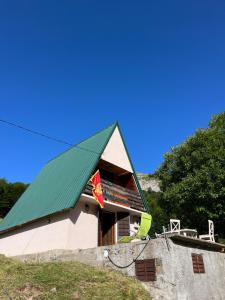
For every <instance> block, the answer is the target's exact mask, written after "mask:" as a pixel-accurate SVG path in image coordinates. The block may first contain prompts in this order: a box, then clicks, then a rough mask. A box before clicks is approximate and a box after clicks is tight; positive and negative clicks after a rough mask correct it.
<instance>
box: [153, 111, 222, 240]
mask: <svg viewBox="0 0 225 300" xmlns="http://www.w3.org/2000/svg"><path fill="white" fill-rule="evenodd" d="M164 158H165V159H164V162H163V163H162V165H161V166H160V167H159V169H158V170H157V171H156V176H157V177H158V178H159V179H160V180H161V190H162V192H163V193H162V194H161V198H160V201H159V203H160V205H161V207H162V208H163V209H164V210H165V212H166V214H167V215H168V218H172V217H175V218H179V219H181V221H182V225H183V226H188V227H189V228H197V229H198V231H199V233H207V231H208V223H207V220H208V219H211V220H213V221H214V224H215V231H216V233H218V234H219V235H220V236H221V237H224V236H225V112H223V113H220V114H218V115H216V116H214V117H213V118H212V119H211V121H210V123H209V127H208V128H207V129H199V130H197V131H196V132H195V134H194V135H193V136H191V137H189V138H188V139H187V140H186V141H185V142H184V143H183V144H181V145H178V146H176V147H174V148H172V149H171V151H170V152H168V153H166V154H165V156H164Z"/></svg>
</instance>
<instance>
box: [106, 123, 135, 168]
mask: <svg viewBox="0 0 225 300" xmlns="http://www.w3.org/2000/svg"><path fill="white" fill-rule="evenodd" d="M101 158H102V159H104V160H106V161H108V162H110V163H112V164H114V165H116V166H118V167H120V168H122V169H124V170H127V171H129V172H131V173H132V172H133V171H132V168H131V165H130V162H129V159H128V157H127V153H126V150H125V147H124V144H123V141H122V138H121V135H120V133H119V129H118V128H117V127H116V128H115V130H114V132H113V134H112V136H111V138H110V140H109V142H108V144H107V146H106V148H105V150H104V152H103V154H102V156H101Z"/></svg>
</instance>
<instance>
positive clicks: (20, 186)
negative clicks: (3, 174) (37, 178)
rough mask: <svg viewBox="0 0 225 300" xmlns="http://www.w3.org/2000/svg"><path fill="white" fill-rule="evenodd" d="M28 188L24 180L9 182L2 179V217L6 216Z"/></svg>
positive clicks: (0, 212) (0, 180)
mask: <svg viewBox="0 0 225 300" xmlns="http://www.w3.org/2000/svg"><path fill="white" fill-rule="evenodd" d="M26 188H27V184H24V183H22V182H15V183H9V182H8V181H6V180H5V179H3V178H2V179H0V218H4V216H5V215H6V214H7V213H8V211H9V210H10V209H11V207H12V206H13V205H14V203H15V202H16V201H17V200H18V198H19V197H20V195H21V194H22V193H23V192H24V191H25V189H26Z"/></svg>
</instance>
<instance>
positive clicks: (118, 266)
mask: <svg viewBox="0 0 225 300" xmlns="http://www.w3.org/2000/svg"><path fill="white" fill-rule="evenodd" d="M149 242H150V239H149V240H148V241H147V243H146V244H145V245H144V247H143V248H142V249H141V251H140V253H139V254H138V255H137V256H136V257H135V258H133V260H132V261H131V262H130V263H129V264H128V265H126V266H120V265H118V264H117V263H115V262H114V261H113V260H112V259H111V257H110V256H109V255H108V259H109V261H110V262H111V263H112V264H113V265H114V266H115V267H117V268H119V269H126V268H128V267H130V266H131V265H132V264H133V263H135V261H136V260H137V259H138V258H139V257H140V255H141V254H142V253H143V251H144V250H145V248H146V247H147V245H148V243H149ZM106 250H108V251H109V252H110V249H106Z"/></svg>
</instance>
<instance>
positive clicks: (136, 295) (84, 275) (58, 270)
mask: <svg viewBox="0 0 225 300" xmlns="http://www.w3.org/2000/svg"><path fill="white" fill-rule="evenodd" d="M0 299H1V300H9V299H13V300H16V299H20V300H25V299H26V300H28V299H29V300H35V299H40V300H42V299H60V300H61V299H62V300H63V299H65V300H66V299H105V300H108V299H113V300H116V299H143V300H145V299H148V300H149V299H150V297H149V294H148V293H147V291H146V290H145V289H144V288H143V286H142V285H141V284H140V283H139V282H138V281H137V280H134V279H132V278H128V277H126V276H123V275H122V274H120V273H117V272H114V271H111V270H109V269H105V268H94V267H90V266H87V265H84V264H81V263H77V262H53V263H43V264H27V263H22V262H19V261H17V260H14V259H10V258H6V257H5V256H3V255H0Z"/></svg>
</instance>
